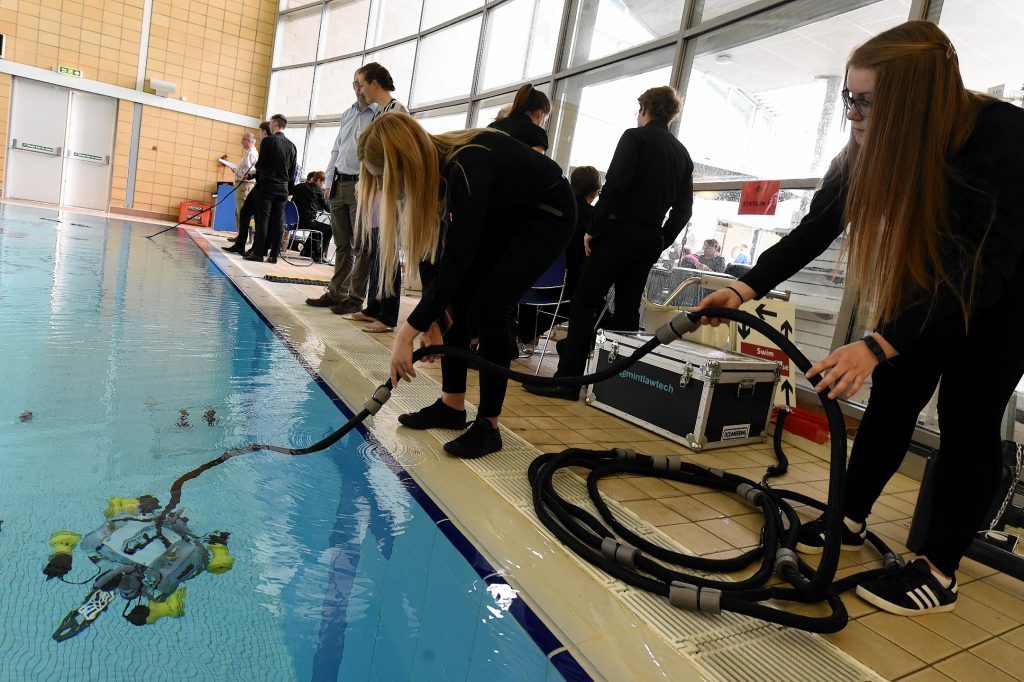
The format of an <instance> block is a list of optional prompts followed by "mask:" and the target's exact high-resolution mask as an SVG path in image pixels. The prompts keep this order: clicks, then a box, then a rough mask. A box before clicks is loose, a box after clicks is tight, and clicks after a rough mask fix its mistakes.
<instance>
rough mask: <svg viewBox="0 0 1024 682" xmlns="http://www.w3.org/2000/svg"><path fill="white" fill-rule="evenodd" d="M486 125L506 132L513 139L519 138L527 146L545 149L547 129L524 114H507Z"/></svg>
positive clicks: (546, 145) (546, 146)
mask: <svg viewBox="0 0 1024 682" xmlns="http://www.w3.org/2000/svg"><path fill="white" fill-rule="evenodd" d="M487 127H488V128H494V129H495V130H500V131H501V132H503V133H508V135H509V137H511V138H512V139H513V140H519V141H520V142H522V143H523V144H525V145H526V146H527V147H540V148H541V149H543V150H545V151H546V150H547V148H548V131H546V130H544V129H543V128H541V127H540V126H539V125H537V124H536V123H534V122H533V121H531V120H530V118H529V117H528V116H527V115H526V114H522V115H520V116H509V117H507V118H503V119H501V120H500V121H494V122H493V123H491V124H490V125H489V126H487Z"/></svg>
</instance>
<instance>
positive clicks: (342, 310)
mask: <svg viewBox="0 0 1024 682" xmlns="http://www.w3.org/2000/svg"><path fill="white" fill-rule="evenodd" d="M356 310H359V308H356V309H355V310H353V309H352V308H351V307H349V306H344V305H333V306H331V312H332V313H334V314H335V315H348V314H349V313H354V312H356Z"/></svg>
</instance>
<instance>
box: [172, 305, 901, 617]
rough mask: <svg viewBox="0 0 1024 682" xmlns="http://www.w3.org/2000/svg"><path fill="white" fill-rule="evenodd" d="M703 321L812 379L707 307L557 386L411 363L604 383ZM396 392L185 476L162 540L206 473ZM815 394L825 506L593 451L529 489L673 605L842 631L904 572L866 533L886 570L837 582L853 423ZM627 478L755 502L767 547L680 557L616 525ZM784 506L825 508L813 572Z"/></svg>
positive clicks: (586, 543) (377, 404)
mask: <svg viewBox="0 0 1024 682" xmlns="http://www.w3.org/2000/svg"><path fill="white" fill-rule="evenodd" d="M701 317H711V318H722V319H726V320H734V321H737V322H742V323H743V324H745V325H746V326H748V327H751V328H753V329H755V330H756V331H758V332H760V333H761V334H763V335H764V336H766V337H768V338H769V339H771V340H772V341H773V342H774V343H776V345H778V347H779V348H780V349H781V350H782V352H784V353H785V354H786V355H788V356H789V357H790V358H791V359H792V361H793V362H794V363H795V364H796V366H797V367H798V368H799V369H800V371H802V372H804V373H806V372H807V370H809V369H810V367H811V363H810V361H809V360H808V359H807V358H806V357H804V355H803V354H802V353H801V352H800V351H799V350H798V349H797V347H796V346H795V345H794V344H793V343H792V342H790V341H789V339H788V338H786V337H785V336H784V335H782V334H780V333H779V332H777V331H776V330H775V329H774V328H772V326H771V325H769V324H767V323H766V322H764V321H763V320H761V319H759V318H757V317H755V316H753V315H750V314H749V313H746V312H743V311H740V310H734V309H727V308H707V309H705V310H703V311H700V312H694V313H681V314H679V315H677V316H676V317H675V318H674V319H673V320H671V321H670V322H668V323H667V324H665V325H663V326H662V327H660V328H659V329H658V330H657V331H656V332H655V335H654V337H653V338H651V339H650V340H649V341H647V342H646V343H645V344H643V345H642V346H640V347H639V348H638V349H636V350H635V351H634V352H633V353H632V354H631V355H630V356H628V357H622V358H621V359H619V360H617V361H615V362H614V363H612V364H610V365H608V366H607V367H605V368H604V369H602V370H601V371H599V372H595V373H594V374H589V375H584V376H578V377H557V378H556V377H539V376H533V375H532V374H523V373H520V372H515V371H513V370H511V369H508V368H506V367H500V366H498V365H495V364H493V363H491V362H488V361H487V360H484V359H483V358H480V357H479V356H477V355H475V354H473V353H471V352H470V351H468V350H466V349H464V348H455V347H451V346H429V347H426V348H420V349H419V350H416V351H415V352H414V353H413V361H414V362H417V361H419V360H421V359H422V358H424V357H426V356H429V355H448V356H451V357H455V358H458V359H460V360H463V361H464V362H466V363H467V364H468V365H470V366H472V367H475V368H476V369H478V370H479V371H481V372H492V373H496V374H501V375H504V376H505V377H507V378H509V379H511V380H514V381H518V382H521V383H530V384H536V385H544V386H570V387H578V386H583V385H585V384H591V383H598V382H600V381H603V380H604V379H607V378H609V377H612V376H614V375H616V374H618V373H619V372H621V371H623V370H624V369H626V368H628V367H630V366H631V365H633V364H634V363H636V362H637V361H638V360H640V358H642V357H643V356H645V355H647V354H648V353H650V352H651V351H652V350H654V348H656V347H657V346H658V345H661V344H668V343H671V342H672V341H673V340H675V339H678V338H681V337H682V335H683V334H686V333H687V332H690V331H692V330H694V329H695V328H696V327H697V325H698V321H699V320H700V318H701ZM820 379H821V377H820V375H819V376H818V377H815V378H814V379H812V380H811V383H812V384H813V385H817V383H818V382H819V381H820ZM392 388H393V386H392V384H391V380H390V379H388V380H387V381H385V382H384V383H383V384H381V385H380V386H379V387H378V388H377V390H376V391H374V393H373V395H372V396H371V397H370V398H369V400H367V402H366V404H365V405H364V406H363V409H362V410H360V411H359V413H358V414H356V415H355V416H353V417H352V418H351V419H350V420H349V421H348V422H347V423H346V424H344V425H343V426H342V427H341V428H339V429H338V430H337V431H335V432H334V433H331V434H330V435H328V436H327V437H326V438H323V439H322V440H320V441H317V442H316V443H314V444H312V445H310V446H308V447H304V448H288V447H283V446H277V445H264V444H259V443H251V444H249V445H245V446H242V447H239V448H234V449H232V450H228V451H226V452H224V453H223V454H221V456H220V457H218V458H217V459H214V460H211V461H209V462H207V463H206V464H203V465H202V466H200V467H197V468H196V469H193V470H192V471H189V472H188V473H186V474H184V475H183V476H181V477H180V478H178V479H177V480H176V481H175V482H174V484H173V485H172V486H171V499H170V501H169V502H168V504H167V505H166V506H165V507H164V509H163V511H162V512H161V513H160V515H159V516H158V517H157V529H158V533H159V532H160V528H161V526H162V523H163V521H164V518H165V517H166V516H167V514H168V513H170V512H171V511H172V510H173V509H174V508H176V507H177V505H178V503H179V502H180V501H181V489H182V486H183V485H184V484H185V483H187V482H188V481H190V480H192V479H194V478H196V477H198V476H199V475H200V474H202V473H203V472H204V471H207V470H209V469H212V468H214V467H216V466H218V465H220V464H223V463H224V462H226V461H228V460H229V459H231V458H232V457H237V456H239V455H245V454H248V453H251V452H258V451H260V450H270V451H273V452H278V453H281V454H284V455H306V454H310V453H312V452H318V451H320V450H324V449H326V448H328V447H330V446H331V445H333V444H334V443H336V442H338V441H339V440H340V439H341V438H343V437H344V436H345V435H346V434H347V433H349V432H350V431H352V430H353V429H354V428H356V427H357V426H358V425H359V424H361V423H362V422H363V421H364V420H365V419H366V418H367V417H369V416H370V415H372V414H376V413H377V411H378V410H380V408H381V407H382V406H383V405H384V403H385V402H387V400H388V399H389V398H390V397H391V390H392ZM819 398H820V399H821V403H822V407H823V408H824V410H825V414H826V416H827V417H828V421H829V432H830V437H831V458H830V460H831V461H830V470H829V489H828V491H829V492H828V500H827V502H826V503H824V504H823V503H821V502H819V501H817V500H815V499H813V498H810V497H807V496H806V495H802V494H800V493H796V492H792V491H787V490H780V489H776V488H772V487H769V486H768V485H767V483H764V482H762V483H756V482H754V481H751V480H748V479H745V478H743V477H742V476H737V475H735V474H730V473H728V472H724V471H721V470H718V469H711V468H707V467H702V466H699V465H696V464H692V463H688V462H685V461H683V460H682V459H681V458H680V457H669V456H655V457H650V456H647V455H640V454H637V453H635V452H633V451H631V450H621V449H616V450H610V451H587V450H579V449H575V448H572V449H569V450H566V451H564V452H561V453H558V454H544V455H541V456H539V457H538V458H537V459H536V460H534V462H533V463H532V464H531V465H530V468H529V471H528V475H529V478H530V481H531V483H532V486H533V500H534V508H535V511H536V513H537V516H538V517H539V519H540V520H541V522H542V523H544V525H545V526H546V527H547V528H548V529H549V530H551V531H552V532H553V533H554V534H555V536H556V537H557V538H558V539H559V540H560V541H562V542H563V543H565V544H566V545H567V546H568V547H569V548H570V549H572V550H573V551H574V552H576V553H577V554H579V555H580V556H581V557H582V558H584V559H585V560H587V561H588V562H590V563H592V564H593V565H595V566H598V567H600V568H601V569H603V570H605V571H606V572H608V573H609V574H611V575H613V576H614V577H616V578H618V579H619V580H622V581H623V582H626V583H628V584H630V585H633V586H635V587H639V588H641V589H644V590H647V591H650V592H652V593H655V594H659V595H661V596H663V597H666V598H668V599H669V601H670V602H671V603H672V604H673V605H675V606H677V607H680V608H687V609H694V610H700V611H706V612H714V613H717V612H719V611H721V610H727V611H733V612H736V613H741V614H745V615H748V616H754V617H756V618H760V619H763V620H766V621H769V622H773V623H779V624H782V625H786V626H790V627H796V628H800V629H803V630H808V631H811V632H821V633H827V632H836V631H838V630H840V629H842V628H843V627H844V626H845V625H846V623H847V620H848V616H847V613H846V609H845V607H844V605H843V603H842V601H841V599H840V598H839V594H841V593H842V592H843V591H845V590H848V589H850V588H852V587H854V586H855V585H857V584H859V583H860V582H862V581H863V580H866V579H868V578H870V577H874V576H876V575H878V574H880V573H882V572H885V571H889V570H892V569H893V568H894V567H895V566H896V565H897V564H898V562H899V558H898V557H897V555H896V554H895V553H893V552H892V551H891V550H890V549H889V548H888V547H887V546H886V545H885V544H884V543H883V542H882V541H881V540H880V539H879V538H878V537H877V536H876V535H874V534H873V533H868V540H869V541H870V542H871V543H872V544H873V545H874V546H875V547H876V548H877V549H878V550H879V552H880V553H881V554H882V556H883V559H884V564H885V566H884V568H881V569H876V570H873V571H866V572H863V573H859V574H856V575H852V576H849V577H846V578H844V579H842V580H840V581H836V582H834V581H835V574H836V568H837V566H838V563H839V552H840V544H841V531H842V526H843V518H842V514H841V512H840V510H841V509H842V508H843V504H842V502H843V499H842V498H843V482H844V478H845V472H846V427H845V422H844V421H843V416H842V412H841V411H840V409H839V406H838V404H837V403H836V401H835V400H832V399H830V398H828V397H827V396H826V395H825V394H824V393H822V394H819ZM784 419H785V417H784V416H782V414H781V413H780V417H779V423H778V424H777V426H776V439H775V444H776V454H777V455H778V456H779V466H778V467H772V468H771V469H770V470H769V473H768V474H767V475H766V478H767V476H768V475H781V473H784V472H785V468H786V467H787V466H788V461H787V460H786V458H785V454H784V453H783V452H782V446H781V430H782V422H783V421H784ZM565 467H584V468H587V469H590V474H589V475H588V477H587V487H588V490H589V491H590V494H591V498H592V500H593V502H594V505H595V507H596V508H597V509H598V513H599V514H600V516H601V518H600V519H598V518H596V517H594V516H593V515H592V514H591V513H590V512H588V511H587V510H585V509H583V508H581V507H579V506H577V505H574V504H571V503H569V502H567V501H565V500H564V499H562V498H561V497H560V496H559V495H558V493H557V492H556V490H555V488H554V485H553V482H552V481H553V477H554V475H555V474H556V472H557V471H558V470H560V469H562V468H565ZM772 470H774V471H775V473H774V474H773V473H771V472H772ZM623 472H629V473H632V474H636V475H642V476H651V477H654V476H657V477H664V478H669V479H672V480H676V481H681V482H686V483H691V484H694V485H699V486H703V487H708V488H713V489H715V490H721V491H724V492H736V493H737V494H739V495H740V496H741V497H744V498H745V499H746V500H747V501H748V502H749V503H750V504H751V505H752V506H754V507H757V508H759V509H760V510H761V511H762V513H763V515H764V527H763V529H762V532H761V542H760V544H759V546H758V547H756V548H754V549H751V550H748V551H746V552H743V553H742V554H740V555H739V556H737V557H733V558H728V559H722V560H713V559H706V558H702V557H694V556H690V555H686V554H680V553H678V552H674V551H672V550H669V549H666V548H663V547H659V546H658V545H656V544H654V543H651V542H650V541H649V540H647V539H645V538H643V537H640V536H638V535H636V534H635V533H633V532H632V531H630V530H629V529H628V528H626V527H625V526H623V525H622V524H621V523H619V522H618V521H617V520H616V519H615V517H614V515H613V514H612V512H611V510H610V509H609V508H608V506H607V504H605V502H604V501H603V499H602V498H601V495H600V492H599V490H598V481H600V480H601V478H604V477H606V476H610V475H614V474H618V473H623ZM786 500H793V501H795V502H797V503H799V504H805V505H808V506H811V507H814V508H816V509H819V510H822V511H823V512H825V544H824V549H823V552H822V554H821V561H820V562H819V564H818V566H817V568H812V567H811V566H809V565H808V564H807V563H805V562H804V561H802V560H800V559H799V558H798V557H797V555H796V552H795V547H796V542H797V532H798V530H799V528H800V519H799V517H798V516H797V514H796V511H795V510H794V509H793V507H792V506H791V505H790V504H788V503H787V502H786ZM605 524H607V525H605ZM619 538H622V540H620V539H619ZM623 540H624V541H623ZM754 562H760V567H759V568H758V569H757V570H756V571H755V572H754V573H753V574H752V575H751V576H750V577H748V578H746V579H743V580H740V581H735V582H727V581H719V580H713V579H710V578H706V577H702V576H699V575H695V574H693V573H689V572H683V571H679V570H676V568H675V567H680V568H683V569H687V570H689V571H702V572H708V571H714V572H719V573H721V572H731V571H736V570H740V569H742V568H744V567H746V566H749V565H751V564H753V563H754ZM773 573H774V574H778V575H779V576H781V577H782V578H783V579H784V580H785V581H786V583H787V584H783V585H774V586H766V582H767V581H768V580H769V579H770V578H771V576H772V575H773ZM770 599H776V600H787V601H796V602H805V603H806V602H822V601H825V602H827V603H828V605H829V606H830V608H831V613H830V614H829V615H828V616H823V617H814V616H804V615H800V614H795V613H791V612H787V611H783V610H780V609H777V608H774V607H772V606H768V605H765V604H762V603H761V602H764V601H767V600H770Z"/></svg>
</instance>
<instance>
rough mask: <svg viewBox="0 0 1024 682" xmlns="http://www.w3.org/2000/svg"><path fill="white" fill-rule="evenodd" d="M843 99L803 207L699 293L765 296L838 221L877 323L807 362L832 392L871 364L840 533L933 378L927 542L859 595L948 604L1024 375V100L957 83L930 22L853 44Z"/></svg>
mask: <svg viewBox="0 0 1024 682" xmlns="http://www.w3.org/2000/svg"><path fill="white" fill-rule="evenodd" d="M843 99H844V102H845V104H846V109H847V111H846V117H847V119H848V121H849V122H850V127H851V128H852V131H851V138H850V142H849V144H848V145H847V147H846V148H845V149H844V150H843V152H842V153H841V154H840V155H839V156H838V157H837V158H836V159H835V160H834V161H833V163H832V166H831V168H829V170H828V172H827V173H826V175H825V178H824V179H823V181H822V186H821V187H820V188H819V190H818V192H817V193H816V194H815V196H814V200H813V201H812V203H811V208H810V211H809V213H808V214H807V216H806V217H805V218H804V219H803V220H802V221H801V223H800V225H799V226H797V227H796V228H795V229H794V230H793V232H792V233H791V234H789V235H788V236H787V237H785V238H784V239H782V240H781V241H780V242H779V243H778V244H777V245H776V246H774V247H772V248H771V249H769V250H768V251H766V252H765V253H764V254H763V255H762V256H761V257H760V259H759V260H758V263H757V265H756V266H755V267H754V268H753V269H752V270H751V271H750V272H749V273H747V274H746V275H745V276H744V277H743V278H742V279H741V280H740V281H739V282H737V283H736V284H735V286H734V287H733V288H731V289H723V290H721V291H717V292H715V293H713V294H711V295H710V296H708V297H707V298H705V299H704V300H703V301H702V302H701V307H707V306H721V307H730V308H734V307H737V306H739V305H740V304H741V303H742V302H743V301H746V300H749V299H751V298H755V297H758V296H760V295H762V294H764V293H765V292H767V291H769V290H770V289H772V288H774V287H775V286H776V285H778V284H779V283H780V282H782V281H784V280H786V279H788V278H789V277H791V276H792V275H794V274H795V273H796V272H797V271H798V270H799V269H800V268H802V267H803V266H805V265H806V264H807V263H809V262H810V261H811V260H813V259H814V258H815V257H816V256H817V255H819V254H820V253H822V252H823V251H824V250H825V249H826V248H827V247H828V245H829V244H831V243H832V241H833V240H835V239H836V238H837V237H839V236H840V235H842V234H843V232H844V230H846V229H847V228H848V230H849V231H848V233H847V236H846V239H845V241H844V249H845V250H846V251H847V252H848V254H849V266H848V269H847V282H848V286H852V287H855V290H856V292H857V293H858V294H859V296H860V298H861V301H862V302H864V303H865V304H867V305H868V306H870V310H871V312H872V322H873V328H874V330H875V331H873V332H872V333H871V334H869V335H867V336H865V337H864V338H863V339H862V340H860V341H856V342H854V343H851V344H848V345H845V346H842V347H841V348H838V349H836V350H835V351H834V352H833V353H831V354H830V355H829V356H828V357H826V358H825V359H824V360H822V361H820V362H818V363H817V364H815V365H814V366H813V367H812V368H811V369H810V371H809V372H808V373H807V374H808V377H814V376H818V375H820V376H821V377H822V380H821V382H820V383H819V384H818V386H817V390H818V392H822V391H829V396H830V397H833V398H837V397H841V396H843V395H852V394H854V393H856V392H857V390H858V389H860V387H861V385H862V384H863V382H864V380H865V379H866V378H867V377H868V376H871V377H872V387H871V397H870V399H869V401H868V405H867V409H866V410H865V412H864V418H863V420H862V421H861V424H860V428H859V430H858V432H857V437H856V440H855V441H854V444H853V449H852V452H851V455H850V462H849V466H848V471H847V477H846V488H845V491H844V498H843V499H844V508H843V513H844V516H845V528H844V530H843V540H842V542H843V548H844V549H854V550H855V549H858V548H859V547H860V546H861V545H862V544H863V543H864V536H865V533H866V531H867V526H866V519H867V517H868V516H869V514H870V513H871V508H872V506H873V505H874V503H875V501H876V500H877V499H878V496H879V495H880V494H881V493H882V489H883V488H884V486H885V485H886V483H887V482H888V481H889V479H890V478H891V477H892V475H893V474H894V473H895V472H896V470H897V468H898V467H899V465H900V463H901V462H902V461H903V457H904V455H905V454H906V452H907V448H908V446H909V444H910V439H911V437H912V435H913V432H914V426H915V424H916V420H917V416H918V415H919V414H920V412H921V410H922V409H923V408H924V406H925V405H926V403H927V402H928V400H929V399H930V398H931V396H932V394H933V393H934V391H935V388H936V386H937V385H938V384H939V379H940V378H941V380H942V384H941V387H940V388H939V402H938V412H939V424H940V428H941V445H940V447H939V454H938V459H937V461H936V465H935V466H936V476H935V489H934V500H935V504H934V508H933V511H932V515H931V518H930V519H929V521H928V526H927V532H926V534H925V538H924V542H923V544H922V546H921V547H920V548H919V553H918V555H917V557H915V558H914V560H913V561H911V562H910V563H909V564H907V566H906V567H905V568H903V569H902V570H901V571H900V572H898V573H894V574H890V575H887V576H884V577H882V578H878V579H875V580H872V581H869V582H866V583H864V584H862V585H860V586H859V587H858V588H857V593H858V594H859V595H860V596H861V597H862V598H864V599H866V600H867V601H869V602H871V603H873V604H875V605H876V606H878V607H879V608H882V609H885V610H886V611H890V612H893V613H898V614H904V615H918V614H924V613H934V612H940V611H949V610H952V609H953V607H954V606H955V604H956V598H957V584H956V577H955V571H956V569H957V566H958V565H959V563H960V559H961V558H962V557H963V555H964V553H965V552H966V551H967V548H968V546H969V545H970V543H971V541H972V540H973V539H974V537H975V536H976V534H977V532H978V529H979V527H980V526H981V524H982V521H983V519H984V516H985V513H986V511H987V510H988V508H989V505H990V504H991V502H992V499H993V497H994V496H995V491H996V487H997V484H998V480H999V476H1000V469H1001V466H1002V463H1001V454H1000V449H1001V443H1000V422H1001V419H1002V415H1003V411H1004V409H1005V407H1006V404H1007V402H1008V401H1009V399H1010V397H1011V396H1012V395H1013V392H1014V389H1015V387H1016V386H1017V383H1018V382H1019V381H1020V378H1021V376H1022V374H1024V354H1022V353H1019V352H1012V351H1010V350H1009V349H1010V347H1011V345H1015V344H1018V343H1020V341H1019V339H1021V338H1022V337H1024V256H1022V253H1024V201H1022V200H1021V198H1020V192H1021V188H1022V187H1024V111H1022V110H1021V109H1019V108H1017V107H1015V106H1012V105H1010V104H1008V103H1005V102H1001V101H998V100H995V99H993V98H991V97H987V96H984V95H980V94H976V93H973V92H970V91H968V90H967V89H966V88H964V85H963V81H962V79H961V77H960V68H959V63H958V59H957V53H956V50H955V49H954V48H953V45H952V43H951V42H950V40H949V38H948V37H947V36H946V35H945V34H944V33H943V32H942V31H941V30H939V28H938V27H937V26H935V25H934V24H932V23H929V22H924V21H911V22H907V23H905V24H902V25H900V26H897V27H895V28H893V29H890V30H888V31H885V32H884V33H881V34H879V35H878V36H876V37H875V38H872V39H871V40H869V41H867V42H866V43H864V44H863V45H861V46H860V47H858V48H857V49H856V50H854V51H853V53H852V54H851V55H850V59H849V61H848V62H847V69H846V89H845V90H844V91H843ZM717 322H718V321H717V320H713V321H711V323H712V324H715V323H717ZM1000 349H1005V350H1006V352H1003V353H1000ZM994 353H997V354H1000V355H1001V356H1002V358H1003V359H1001V360H1000V362H999V363H998V364H997V363H994V362H992V361H991V358H992V356H993V354H994ZM823 528H824V526H823V523H822V520H821V519H818V520H817V521H815V522H811V523H809V524H805V525H804V526H803V527H802V528H801V532H800V542H799V544H798V546H797V549H798V550H800V551H803V552H809V553H816V552H821V551H822V546H823V543H824V539H823V534H822V531H823Z"/></svg>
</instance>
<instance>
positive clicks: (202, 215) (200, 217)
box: [178, 201, 212, 227]
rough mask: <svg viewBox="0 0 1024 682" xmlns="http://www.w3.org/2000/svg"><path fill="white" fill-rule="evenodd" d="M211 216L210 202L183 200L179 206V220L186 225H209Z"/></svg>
mask: <svg viewBox="0 0 1024 682" xmlns="http://www.w3.org/2000/svg"><path fill="white" fill-rule="evenodd" d="M211 217H212V211H210V204H204V203H203V202H201V201H183V202H181V205H180V206H179V208H178V222H181V223H185V224H186V225H199V226H200V227H209V226H210V218H211Z"/></svg>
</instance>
